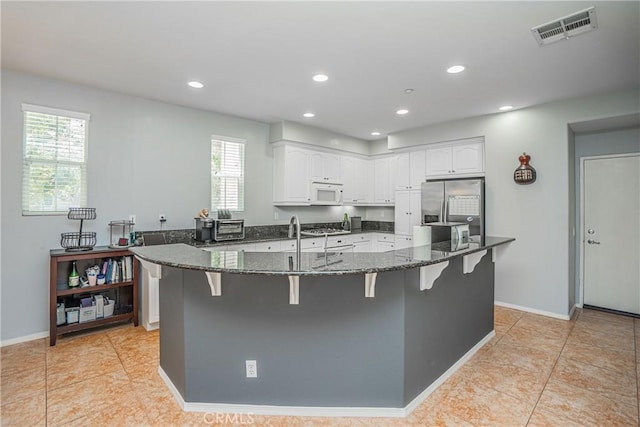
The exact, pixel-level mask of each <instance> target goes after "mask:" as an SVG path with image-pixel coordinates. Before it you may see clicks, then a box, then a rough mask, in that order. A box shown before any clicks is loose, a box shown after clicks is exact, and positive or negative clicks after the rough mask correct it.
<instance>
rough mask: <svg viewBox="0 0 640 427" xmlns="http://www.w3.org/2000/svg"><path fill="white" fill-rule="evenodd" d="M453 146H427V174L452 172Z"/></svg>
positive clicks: (447, 173)
mask: <svg viewBox="0 0 640 427" xmlns="http://www.w3.org/2000/svg"><path fill="white" fill-rule="evenodd" d="M451 165H452V163H451V147H442V148H427V173H426V175H427V176H434V175H449V174H450V173H451V169H452V168H451Z"/></svg>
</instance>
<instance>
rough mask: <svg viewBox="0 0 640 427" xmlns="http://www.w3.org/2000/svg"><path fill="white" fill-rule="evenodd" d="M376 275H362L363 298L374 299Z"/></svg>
mask: <svg viewBox="0 0 640 427" xmlns="http://www.w3.org/2000/svg"><path fill="white" fill-rule="evenodd" d="M377 277H378V273H364V296H365V298H374V297H375V296H376V278H377Z"/></svg>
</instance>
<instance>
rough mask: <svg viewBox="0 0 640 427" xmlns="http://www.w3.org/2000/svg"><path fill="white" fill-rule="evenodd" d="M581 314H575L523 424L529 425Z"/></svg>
mask: <svg viewBox="0 0 640 427" xmlns="http://www.w3.org/2000/svg"><path fill="white" fill-rule="evenodd" d="M581 314H582V312H580V313H579V314H578V315H577V316H576V320H575V321H574V322H573V326H571V329H570V330H569V333H568V334H567V337H566V338H565V340H564V344H562V348H561V349H560V353H558V357H557V358H556V361H555V362H554V364H553V367H552V368H551V371H550V372H549V376H548V377H547V381H545V383H544V387H542V391H541V392H540V395H539V396H538V399H537V400H536V404H535V405H533V409H532V410H531V414H530V415H529V419H528V420H527V424H525V426H527V425H529V423H530V422H531V417H533V414H534V412H536V408H537V407H538V404H539V403H540V399H541V398H542V395H543V394H544V390H545V389H546V388H547V385H548V384H549V380H550V379H551V376H552V375H553V371H554V370H555V369H556V366H557V365H558V361H559V360H560V356H561V355H562V352H563V351H564V348H565V347H566V345H567V341H569V336H571V332H573V328H575V326H576V322H577V321H578V317H579V316H580V315H581ZM569 322H571V319H569Z"/></svg>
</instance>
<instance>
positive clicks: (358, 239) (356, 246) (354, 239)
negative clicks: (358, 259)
mask: <svg viewBox="0 0 640 427" xmlns="http://www.w3.org/2000/svg"><path fill="white" fill-rule="evenodd" d="M372 235H373V234H372V233H364V234H354V235H352V236H349V237H350V239H349V240H350V241H351V244H353V251H354V252H373V247H372V245H371V238H372Z"/></svg>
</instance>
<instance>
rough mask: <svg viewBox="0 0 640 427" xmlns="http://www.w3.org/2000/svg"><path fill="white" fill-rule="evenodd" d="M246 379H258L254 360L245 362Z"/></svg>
mask: <svg viewBox="0 0 640 427" xmlns="http://www.w3.org/2000/svg"><path fill="white" fill-rule="evenodd" d="M246 365H247V378H258V364H257V363H256V361H255V360H247V361H246Z"/></svg>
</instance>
